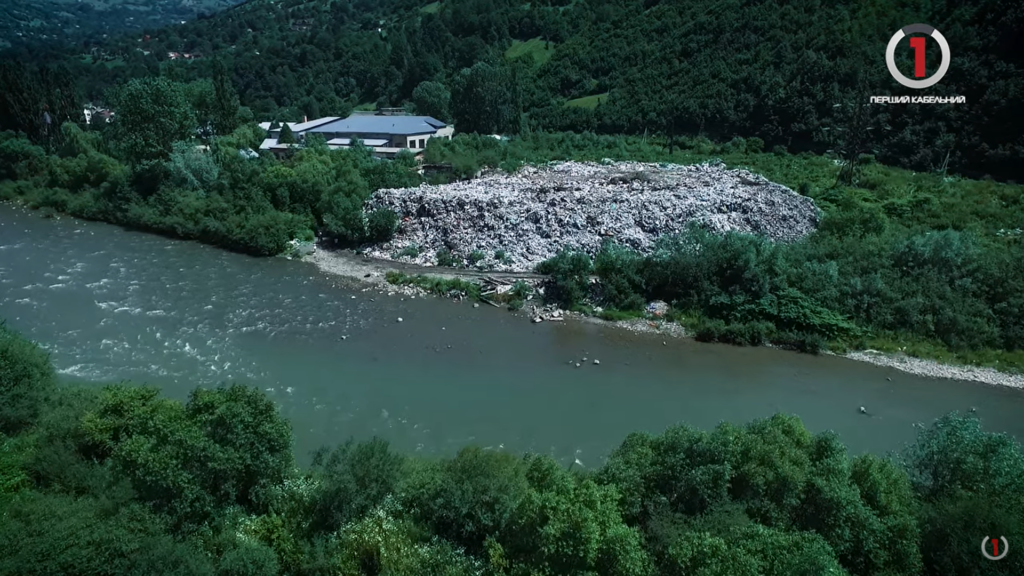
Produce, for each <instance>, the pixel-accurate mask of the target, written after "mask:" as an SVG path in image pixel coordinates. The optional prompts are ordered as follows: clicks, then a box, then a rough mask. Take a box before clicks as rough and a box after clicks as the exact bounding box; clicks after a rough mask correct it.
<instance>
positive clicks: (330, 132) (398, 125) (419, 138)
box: [260, 113, 455, 158]
mask: <svg viewBox="0 0 1024 576" xmlns="http://www.w3.org/2000/svg"><path fill="white" fill-rule="evenodd" d="M287 124H288V126H289V127H290V128H291V131H292V133H293V134H294V135H295V140H296V141H297V142H302V141H303V140H304V139H305V138H306V136H308V135H310V134H319V135H320V136H323V138H324V140H326V141H327V146H328V147H330V148H331V149H333V150H336V149H340V148H348V147H349V146H351V145H352V142H353V141H354V140H359V141H360V142H362V144H363V146H367V147H369V148H371V149H372V150H373V153H374V155H375V156H379V157H382V158H393V157H394V156H395V155H397V154H398V153H399V152H401V151H402V150H409V151H411V152H413V153H414V154H419V153H421V152H423V149H424V148H426V147H427V141H428V140H430V139H431V138H444V139H447V140H451V138H452V134H453V133H454V132H455V129H454V128H453V127H452V126H449V125H447V124H445V123H444V122H441V121H440V120H437V119H435V118H431V117H430V116H394V115H383V114H375V113H366V114H359V113H356V114H353V115H351V116H349V117H348V118H338V117H331V116H328V117H325V118H319V119H316V120H308V121H304V122H288V123H287ZM271 125H272V124H271V123H270V122H263V123H262V124H260V128H263V129H264V130H267V138H266V139H265V140H264V141H263V144H261V145H260V150H270V151H272V152H274V153H276V154H280V153H283V152H284V151H286V150H288V148H290V147H291V146H292V145H290V144H280V143H278V138H280V137H281V129H280V128H276V129H273V130H271V128H270V127H271Z"/></svg>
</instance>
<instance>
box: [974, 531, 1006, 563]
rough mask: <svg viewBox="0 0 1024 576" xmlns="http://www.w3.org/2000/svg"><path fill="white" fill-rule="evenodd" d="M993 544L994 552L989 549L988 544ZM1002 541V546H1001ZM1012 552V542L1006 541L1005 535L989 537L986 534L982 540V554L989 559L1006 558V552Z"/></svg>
mask: <svg viewBox="0 0 1024 576" xmlns="http://www.w3.org/2000/svg"><path fill="white" fill-rule="evenodd" d="M990 543H991V544H992V552H991V553H989V551H988V544H990ZM1000 543H1001V544H1002V546H1000ZM1009 552H1010V543H1009V542H1007V541H1006V537H1005V536H1000V537H999V538H989V537H988V536H985V537H984V538H983V539H982V540H981V555H982V556H984V557H985V558H988V559H989V560H1002V559H1003V558H1006V554H1007V553H1009Z"/></svg>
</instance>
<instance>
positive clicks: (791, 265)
mask: <svg viewBox="0 0 1024 576" xmlns="http://www.w3.org/2000/svg"><path fill="white" fill-rule="evenodd" d="M125 90H129V92H128V93H127V94H126V95H125V96H124V97H123V98H120V99H119V101H121V100H123V101H126V102H134V101H136V100H137V101H140V102H146V103H150V104H152V106H151V107H150V108H153V109H152V110H150V108H147V107H144V106H139V107H125V108H124V109H119V110H118V112H117V114H118V117H119V118H121V119H122V120H124V119H126V118H132V120H131V122H128V123H127V125H130V126H134V127H135V128H134V130H136V131H137V132H138V137H137V138H135V137H131V136H132V135H131V133H128V132H125V130H126V129H125V128H123V127H122V128H121V129H118V130H114V126H111V127H110V129H109V130H104V131H102V132H83V131H82V130H80V129H79V128H78V127H76V126H74V125H65V126H64V127H63V128H62V130H61V132H60V138H58V139H54V140H53V141H52V142H51V143H50V144H48V145H37V144H33V143H31V142H30V141H28V140H26V139H24V138H21V137H18V136H15V135H13V134H11V133H6V134H3V135H0V198H4V199H17V200H20V201H22V202H25V203H27V204H28V205H30V206H33V207H39V208H45V209H47V210H49V211H51V212H52V211H54V210H56V211H59V212H64V213H69V214H72V215H75V216H79V217H83V218H91V219H98V220H104V221H108V222H113V223H118V224H122V225H125V226H130V227H134V228H140V229H144V230H151V231H155V232H160V233H163V234H167V235H170V236H175V237H180V238H188V239H197V240H200V241H203V242H208V243H211V244H215V245H218V246H222V247H226V248H229V249H233V250H238V251H242V252H247V253H251V254H258V255H271V254H277V253H280V252H281V251H283V250H285V249H286V248H287V247H288V246H289V241H290V240H292V239H296V238H297V239H299V240H307V241H308V240H312V239H313V238H314V235H315V234H320V235H321V237H324V238H326V239H328V240H336V241H338V243H339V245H346V244H347V245H353V246H357V245H360V244H363V243H370V244H371V245H372V244H377V243H379V242H381V241H385V240H386V239H387V238H389V237H390V235H391V234H392V233H393V232H394V230H395V229H396V228H397V225H398V222H397V216H396V215H395V214H394V213H392V212H391V211H389V210H375V211H371V212H369V213H368V214H367V213H364V212H363V210H362V207H363V206H364V202H365V200H366V199H367V198H369V197H370V195H371V194H372V193H373V191H375V190H382V189H397V188H405V187H413V186H418V185H419V184H421V183H423V182H424V178H425V177H424V176H421V175H419V174H418V173H417V172H416V171H415V170H414V169H413V163H412V161H411V158H410V157H408V156H401V155H400V157H399V159H398V160H396V161H394V162H386V161H379V160H375V159H373V158H372V156H371V155H370V154H369V152H368V151H367V150H364V149H358V148H357V149H353V150H346V151H340V150H339V151H330V150H328V149H327V148H326V146H324V145H323V143H322V142H316V141H311V142H310V145H309V146H307V147H306V148H304V149H301V150H298V151H296V153H295V154H294V155H292V156H291V157H289V158H286V159H283V160H276V159H273V158H262V157H260V158H256V159H249V158H247V157H246V156H244V155H242V154H240V153H239V150H240V149H246V148H252V147H255V146H257V145H258V144H259V142H260V139H261V138H262V136H263V133H262V131H259V130H257V129H255V128H254V127H252V126H248V125H243V126H242V127H241V128H238V129H237V130H236V131H234V132H232V133H231V134H230V135H228V136H219V137H213V138H211V139H210V151H209V152H204V151H202V150H198V149H196V147H195V146H194V144H184V143H178V144H177V145H175V143H174V141H173V138H174V137H175V136H174V134H171V133H168V132H167V131H166V130H161V129H159V128H160V126H159V125H157V126H150V122H149V121H150V120H151V119H154V118H156V119H159V118H169V117H176V116H177V115H184V116H186V118H182V119H179V120H181V121H182V122H183V123H184V124H185V125H188V122H189V121H192V120H194V118H192V117H191V116H189V115H190V114H194V112H193V111H192V109H190V108H189V107H188V105H187V104H188V103H189V98H194V99H198V101H200V102H201V101H202V99H203V98H205V97H203V98H200V96H202V95H203V94H204V93H205V92H204V91H207V90H209V87H207V86H205V85H199V86H192V85H183V86H180V85H178V83H175V82H172V81H169V80H166V79H155V80H150V81H135V82H132V83H129V84H128V85H127V87H126V88H125ZM138 93H142V94H149V93H152V94H161V95H162V96H161V98H159V99H157V98H141V97H133V95H137V94H138ZM197 94H198V95H199V96H196V95H197ZM175 102H178V103H177V104H174V103H175ZM172 104H173V105H172ZM190 118H191V120H190ZM120 121H121V120H119V121H118V122H120ZM147 126H148V128H147ZM762 148H763V143H762V142H760V141H759V140H757V139H749V140H743V139H739V138H737V139H734V140H732V141H730V142H728V143H726V144H721V145H716V144H714V143H712V142H710V141H708V140H706V139H702V138H696V139H681V138H677V139H676V140H675V142H674V146H673V149H672V151H671V152H670V151H669V150H670V148H669V147H668V146H667V142H665V141H659V140H656V139H652V138H648V139H641V138H627V137H611V136H594V135H585V134H584V135H580V134H569V133H561V134H546V133H532V134H529V135H524V136H522V137H518V138H514V139H512V140H508V141H498V140H496V139H494V138H489V137H479V136H472V135H459V136H457V137H456V138H455V139H453V140H451V141H440V140H431V141H430V142H429V143H428V146H427V150H426V152H425V154H426V162H427V163H429V164H448V165H450V166H451V167H452V173H451V174H450V175H449V177H454V178H468V177H471V176H472V175H474V174H476V173H477V172H479V171H480V170H482V169H488V168H489V169H495V168H500V169H502V170H504V171H505V172H508V173H512V172H514V171H515V170H517V169H518V168H520V167H521V166H523V165H525V164H537V163H546V162H550V161H566V160H576V161H579V162H600V161H601V160H602V159H605V158H614V159H617V160H629V161H641V162H655V163H675V164H697V163H702V162H707V161H712V160H714V159H716V158H717V159H721V160H722V161H724V162H725V163H726V165H727V166H729V167H731V168H742V169H745V170H748V171H749V172H751V173H754V174H760V175H762V176H764V177H765V178H767V179H768V180H769V181H771V182H778V183H780V184H781V185H783V186H785V187H787V188H789V189H791V190H796V191H798V192H799V193H800V195H801V196H805V197H808V198H811V199H813V200H814V204H815V205H817V206H818V207H819V208H820V209H821V211H822V216H821V219H820V223H819V225H818V227H817V230H816V231H814V232H813V233H811V234H810V235H808V236H806V237H805V238H804V239H803V240H800V241H797V242H789V243H771V242H766V241H762V240H760V239H759V238H758V237H754V236H747V235H742V234H738V233H733V234H727V235H725V236H718V235H708V234H704V233H703V232H701V231H695V232H684V233H683V235H682V236H681V237H676V238H668V239H665V240H663V241H662V242H663V243H662V245H661V246H659V247H658V248H657V249H656V250H654V251H652V252H650V253H648V254H646V255H644V254H640V253H636V252H634V251H633V250H632V249H630V248H628V246H622V245H615V244H610V245H609V246H608V248H607V249H606V250H599V253H598V254H597V255H596V256H592V255H591V254H589V253H587V254H584V255H581V256H578V257H577V256H576V255H574V254H569V255H568V256H566V257H565V259H563V260H559V261H558V262H557V263H552V264H551V269H552V270H556V278H554V282H555V284H556V287H555V289H554V290H551V291H550V294H551V295H552V296H555V295H556V294H559V293H560V295H559V296H558V299H560V300H561V301H562V303H563V306H566V307H572V306H573V305H574V302H576V299H577V298H580V299H582V298H591V299H592V300H593V299H595V298H596V301H595V304H597V305H600V306H603V307H605V308H615V309H618V310H620V311H622V310H625V311H627V313H635V312H636V311H637V310H638V309H639V307H641V306H642V305H643V303H645V302H647V301H650V300H656V299H661V300H664V301H666V302H669V303H671V304H673V306H674V310H675V312H673V315H674V317H676V318H682V319H683V320H684V322H689V323H690V324H691V325H694V326H696V325H697V324H701V323H703V324H707V325H708V326H710V327H711V328H712V330H710V331H708V332H707V333H708V334H715V333H717V332H721V333H722V334H725V332H724V331H720V330H717V328H716V327H717V326H719V325H718V324H717V323H718V322H721V323H722V325H724V326H727V327H728V326H731V327H732V328H730V329H729V332H730V333H731V334H737V333H738V334H740V335H743V334H744V333H746V334H749V335H751V336H757V335H758V334H762V333H764V330H763V328H764V327H765V323H769V324H771V325H773V326H774V328H775V329H776V331H778V332H782V333H785V334H784V335H785V336H786V337H787V338H788V337H789V333H792V332H794V331H796V332H797V333H803V335H801V334H797V336H798V337H799V338H800V340H799V341H809V342H810V344H812V345H813V344H814V341H821V342H824V341H828V340H831V342H830V345H832V346H833V347H850V348H858V349H861V348H873V349H879V350H884V351H893V350H898V349H905V350H906V351H907V352H909V353H912V354H914V355H919V356H925V357H929V358H937V359H940V360H945V361H954V362H970V363H981V364H986V365H991V366H995V367H998V368H1000V369H1003V370H1012V369H1020V368H1021V367H1024V352H1022V349H1024V237H1022V235H1021V232H1020V230H1021V222H1022V221H1024V188H1022V187H1021V186H1017V185H1010V184H1001V183H997V182H992V181H986V180H981V181H975V180H965V179H960V178H955V177H948V176H944V175H942V174H931V173H911V172H907V171H904V170H900V169H894V168H890V167H886V166H882V165H879V164H877V163H875V162H874V161H873V159H872V158H871V157H870V156H861V157H859V158H858V159H857V160H856V162H855V163H854V164H848V163H845V164H844V163H843V162H838V160H837V159H835V158H831V157H825V156H814V155H810V154H801V155H791V154H788V153H786V151H785V150H784V149H782V148H776V149H775V150H773V151H772V152H771V153H764V152H762V151H761V150H762ZM841 174H842V176H843V179H842V180H840V179H839V177H840V175H841ZM426 178H427V179H429V180H430V181H431V182H435V183H440V182H437V180H436V179H437V178H438V177H437V176H427V177H426ZM797 198H799V197H797ZM705 244H708V245H707V246H705ZM698 249H700V250H705V249H706V250H708V252H707V254H708V255H709V258H696V257H695V254H696V252H695V250H698ZM502 250H504V249H502ZM403 251H405V254H408V255H410V256H411V255H413V254H415V255H417V256H421V255H423V256H430V254H429V252H427V251H423V252H422V253H421V251H420V249H419V247H417V246H411V245H409V246H402V247H401V248H400V249H399V250H397V251H396V252H394V253H392V254H391V255H390V256H392V257H396V256H397V257H399V258H402V257H404V256H401V253H402V252H403ZM474 252H475V253H474ZM433 256H434V257H435V258H436V259H437V262H438V263H440V264H444V263H447V264H448V265H452V264H458V263H467V264H468V263H472V262H475V263H476V265H488V264H495V263H499V262H504V261H506V260H507V259H508V258H509V254H508V252H507V251H503V252H499V250H495V251H494V252H492V253H488V252H484V251H483V250H474V251H473V252H470V253H468V254H458V253H454V252H452V251H451V250H450V249H447V250H439V251H438V252H437V253H435V254H433ZM570 256H571V257H570ZM556 264H557V265H556ZM588 270H589V271H590V273H592V274H595V275H597V276H598V277H599V278H600V284H599V286H598V287H597V288H595V287H593V286H591V285H589V284H585V283H583V282H582V281H581V279H582V278H583V277H584V275H585V274H587V273H588V272H587V271H588ZM592 290H594V291H593V292H592ZM545 293H546V294H547V293H549V291H547V290H546V291H545ZM580 301H582V300H580ZM851 326H852V327H851ZM854 327H855V328H854ZM808 338H809V340H808ZM715 339H723V338H718V337H716V338H715ZM726 339H731V340H735V341H739V340H747V341H756V340H757V338H754V337H749V338H748V337H747V336H742V338H739V337H736V338H734V337H732V336H728V338H726Z"/></svg>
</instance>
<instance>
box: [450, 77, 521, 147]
mask: <svg viewBox="0 0 1024 576" xmlns="http://www.w3.org/2000/svg"><path fill="white" fill-rule="evenodd" d="M452 110H453V115H454V118H455V123H456V125H457V126H458V127H459V130H460V131H462V132H476V133H479V134H518V133H519V130H520V121H521V119H520V114H521V112H522V110H521V102H520V95H519V85H518V84H517V82H516V79H515V77H514V74H513V73H512V70H511V69H510V68H509V67H507V66H501V65H491V64H487V63H485V62H478V63H476V64H474V65H473V67H472V68H466V69H463V70H462V71H461V72H459V74H458V76H456V77H455V82H454V87H453V89H452Z"/></svg>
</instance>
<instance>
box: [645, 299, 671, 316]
mask: <svg viewBox="0 0 1024 576" xmlns="http://www.w3.org/2000/svg"><path fill="white" fill-rule="evenodd" d="M647 313H648V314H651V315H652V316H655V317H657V318H661V317H662V316H664V315H665V314H668V303H667V302H662V301H661V300H655V301H654V302H649V303H648V304H647Z"/></svg>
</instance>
